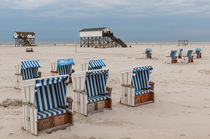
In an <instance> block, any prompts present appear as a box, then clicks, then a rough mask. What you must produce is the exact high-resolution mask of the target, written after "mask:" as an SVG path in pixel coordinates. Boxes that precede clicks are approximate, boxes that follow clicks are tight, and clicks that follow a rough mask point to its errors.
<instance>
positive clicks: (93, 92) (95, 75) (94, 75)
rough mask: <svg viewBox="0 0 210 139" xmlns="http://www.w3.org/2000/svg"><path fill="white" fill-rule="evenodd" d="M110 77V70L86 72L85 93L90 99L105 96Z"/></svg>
mask: <svg viewBox="0 0 210 139" xmlns="http://www.w3.org/2000/svg"><path fill="white" fill-rule="evenodd" d="M108 75H109V70H99V71H91V72H90V71H88V72H86V79H85V92H87V96H88V97H93V96H97V95H101V94H105V92H106V81H107V78H108Z"/></svg>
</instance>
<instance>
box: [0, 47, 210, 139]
mask: <svg viewBox="0 0 210 139" xmlns="http://www.w3.org/2000/svg"><path fill="white" fill-rule="evenodd" d="M75 46H77V47H75ZM209 46H210V43H206V44H205V43H194V44H191V46H189V49H193V50H195V48H197V47H199V48H201V49H202V56H203V57H202V59H194V63H190V64H184V63H177V64H166V63H165V55H166V52H167V50H171V49H178V47H177V46H176V43H172V44H155V43H154V44H141V45H140V44H135V45H134V44H132V48H106V49H102V48H99V49H96V48H80V47H79V45H75V44H74V45H70V46H68V45H57V46H47V45H44V46H41V45H38V46H35V47H34V52H33V53H26V52H25V49H26V48H25V47H11V46H4V45H1V47H0V50H1V51H0V67H1V68H0V94H1V97H0V135H1V137H0V138H2V139H4V138H18V139H28V138H31V139H32V138H36V139H37V138H51V139H54V138H56V139H57V138H58V139H67V138H68V139H139V138H144V139H147V138H148V139H168V138H177V139H182V138H184V139H185V138H187V139H197V138H202V139H203V138H204V139H205V138H210V91H209V90H210V78H209V77H210V63H209V61H210V55H209V54H210V47H209ZM146 48H151V49H152V54H153V58H152V59H145V58H143V55H142V53H143V52H144V50H145V49H146ZM58 58H73V59H74V61H75V66H74V67H73V69H75V70H76V72H77V71H81V63H82V62H85V61H88V59H94V58H102V59H104V61H105V63H106V64H107V67H108V68H109V70H110V74H109V82H108V84H109V86H110V87H112V89H113V90H112V98H113V109H112V110H105V111H104V112H100V113H96V114H92V115H89V116H88V117H85V116H83V115H80V114H77V113H75V114H74V125H73V126H71V127H68V128H67V129H65V130H59V131H56V132H53V133H51V134H46V133H40V134H39V136H34V135H32V134H30V133H28V132H26V131H24V130H23V108H22V106H21V104H19V103H21V102H17V101H18V100H23V94H22V93H21V91H20V90H18V89H15V88H14V87H15V83H16V82H15V81H16V77H15V75H14V73H15V65H16V64H19V63H20V62H21V61H22V60H30V59H39V60H40V64H41V69H40V71H41V72H42V76H43V77H44V76H49V75H50V63H51V62H54V61H56V59H58ZM144 65H151V66H152V67H153V68H154V70H153V71H152V74H151V80H152V81H154V82H155V103H151V104H148V105H143V106H139V107H129V106H125V105H121V104H120V103H119V101H120V71H121V70H122V69H125V68H128V67H135V66H144ZM69 88H70V90H72V85H70V86H69ZM72 93H73V91H71V94H67V95H68V96H71V95H72ZM7 99H15V102H14V103H11V104H8V106H7V104H5V100H7ZM6 102H8V100H7V101H6ZM3 103H4V105H6V106H7V107H5V106H3Z"/></svg>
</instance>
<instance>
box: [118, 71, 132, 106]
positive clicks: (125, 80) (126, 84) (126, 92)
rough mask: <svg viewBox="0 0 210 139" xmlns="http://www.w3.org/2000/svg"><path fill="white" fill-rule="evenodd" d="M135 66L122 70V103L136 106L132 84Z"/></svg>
mask: <svg viewBox="0 0 210 139" xmlns="http://www.w3.org/2000/svg"><path fill="white" fill-rule="evenodd" d="M132 71H133V68H129V69H125V70H122V71H121V103H122V104H126V105H130V106H135V100H134V99H135V94H134V91H135V89H134V87H132V86H131V79H132V74H133V73H132Z"/></svg>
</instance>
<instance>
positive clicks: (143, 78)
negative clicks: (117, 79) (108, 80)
mask: <svg viewBox="0 0 210 139" xmlns="http://www.w3.org/2000/svg"><path fill="white" fill-rule="evenodd" d="M152 70H153V68H152V67H151V66H144V67H136V68H131V69H126V70H123V71H122V72H121V100H120V102H121V103H122V104H126V105H129V106H138V105H142V104H147V103H152V102H154V82H150V74H151V71H152Z"/></svg>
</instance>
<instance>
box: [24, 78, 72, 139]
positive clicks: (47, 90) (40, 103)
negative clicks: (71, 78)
mask: <svg viewBox="0 0 210 139" xmlns="http://www.w3.org/2000/svg"><path fill="white" fill-rule="evenodd" d="M67 79H68V76H66V75H63V76H54V77H49V78H38V79H32V80H26V81H23V84H24V85H23V88H22V90H23V93H24V96H25V97H24V129H25V130H27V131H29V132H31V133H33V134H35V135H38V132H39V131H41V130H44V129H50V128H52V127H56V126H69V123H70V124H73V112H72V110H71V109H69V105H67V104H68V103H67V101H66V100H67V97H66V94H67V91H68V90H67V89H68V88H67V84H68V82H67Z"/></svg>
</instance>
